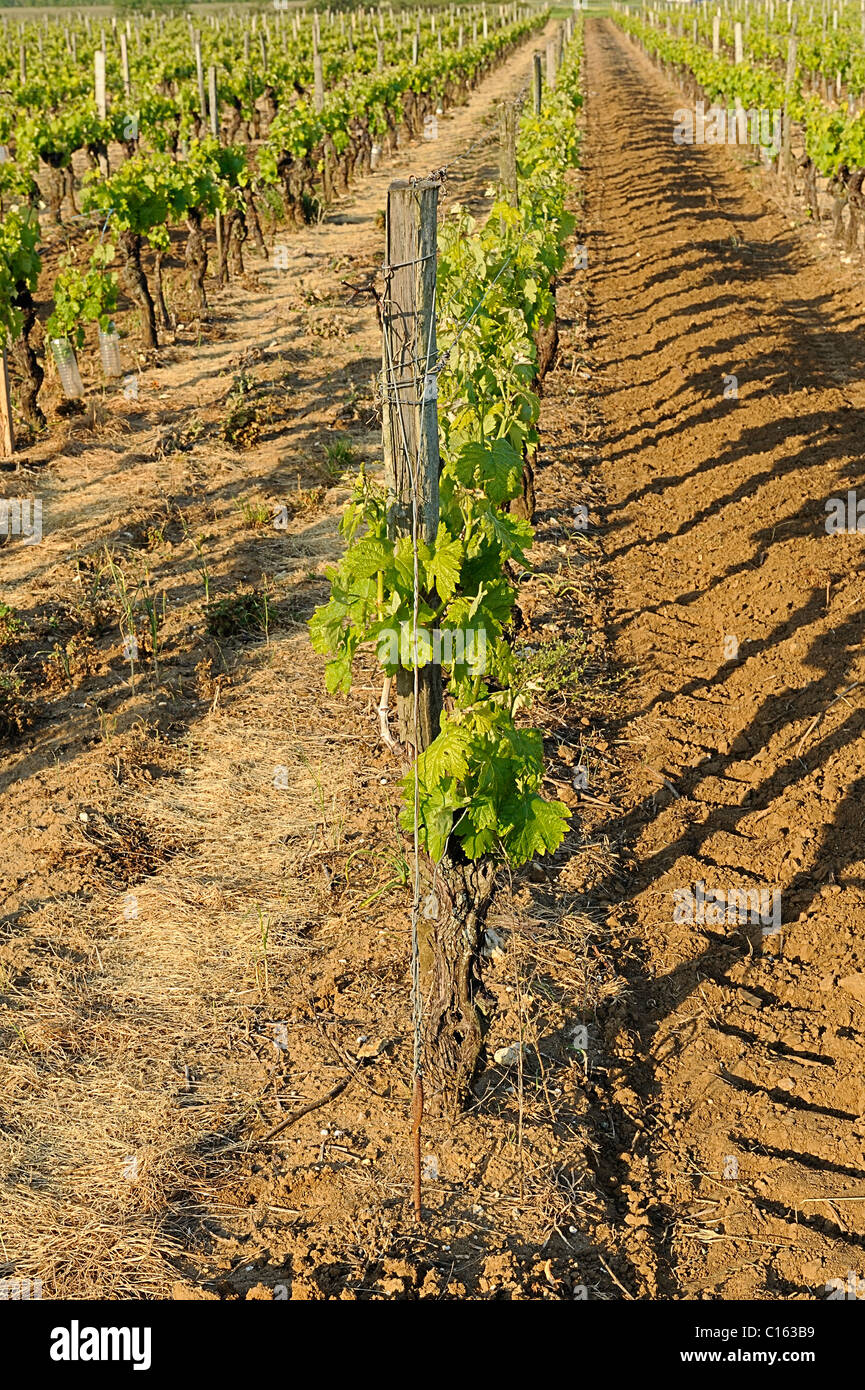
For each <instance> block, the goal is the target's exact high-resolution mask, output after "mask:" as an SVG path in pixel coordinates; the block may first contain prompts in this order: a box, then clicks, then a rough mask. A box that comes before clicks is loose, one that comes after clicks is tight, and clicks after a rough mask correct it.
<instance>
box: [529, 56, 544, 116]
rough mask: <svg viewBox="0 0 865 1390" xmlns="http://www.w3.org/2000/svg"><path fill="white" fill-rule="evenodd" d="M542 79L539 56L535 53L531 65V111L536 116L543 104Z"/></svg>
mask: <svg viewBox="0 0 865 1390" xmlns="http://www.w3.org/2000/svg"><path fill="white" fill-rule="evenodd" d="M543 90H544V79H543V74H542V72H541V55H540V53H536V54H535V55H534V59H533V63H532V92H533V97H534V102H533V109H534V113H535V115H536V116H539V115H540V114H541V104H542V102H543Z"/></svg>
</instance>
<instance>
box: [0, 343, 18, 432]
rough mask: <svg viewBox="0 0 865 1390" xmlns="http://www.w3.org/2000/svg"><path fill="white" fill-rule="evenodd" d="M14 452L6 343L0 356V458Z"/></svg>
mask: <svg viewBox="0 0 865 1390" xmlns="http://www.w3.org/2000/svg"><path fill="white" fill-rule="evenodd" d="M14 452H15V433H14V430H13V428H12V395H11V392H10V390H9V368H8V366H7V362H6V345H5V344H4V346H3V355H2V357H0V458H4V459H5V458H10V457H11V456H12V454H13V453H14Z"/></svg>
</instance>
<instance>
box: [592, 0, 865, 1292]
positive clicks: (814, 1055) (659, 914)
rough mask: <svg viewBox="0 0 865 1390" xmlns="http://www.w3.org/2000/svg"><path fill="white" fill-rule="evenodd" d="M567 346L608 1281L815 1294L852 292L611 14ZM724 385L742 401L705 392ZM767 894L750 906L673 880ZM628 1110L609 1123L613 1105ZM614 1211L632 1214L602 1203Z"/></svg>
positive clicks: (833, 1227) (840, 1132)
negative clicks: (608, 771) (583, 510)
mask: <svg viewBox="0 0 865 1390" xmlns="http://www.w3.org/2000/svg"><path fill="white" fill-rule="evenodd" d="M586 67H587V74H588V76H587V81H588V87H589V96H588V104H587V124H588V129H587V138H586V145H585V159H586V165H587V168H586V174H585V181H586V182H585V187H586V234H585V241H586V242H587V245H588V262H589V269H588V275H587V285H588V297H589V305H588V344H587V356H588V360H589V365H590V367H591V370H592V384H593V387H594V388H595V391H596V400H595V402H594V407H595V410H594V421H595V425H596V431H595V438H594V443H593V453H594V461H593V465H592V476H593V479H594V481H595V482H596V484H597V485H598V486H599V487H600V488H601V489H602V492H603V496H604V503H603V506H602V507H601V508H600V510H599V513H598V516H597V522H598V526H599V529H600V533H601V537H602V546H603V551H604V570H605V579H606V583H607V584H608V585H609V592H610V594H611V608H610V615H609V616H610V627H609V632H610V636H611V639H612V641H613V642H614V645H615V651H616V654H617V658H618V661H619V663H620V664H621V665H622V666H624V667H629V668H631V669H632V670H633V672H634V680H633V682H632V684H631V687H630V689H631V691H632V693H633V700H632V701H631V702H629V705H630V707H629V709H628V712H627V718H626V720H625V721H624V722H623V723H622V724H621V725H620V726H619V728H618V739H617V749H618V751H619V753H620V768H621V779H622V786H621V789H620V791H619V797H620V799H621V801H622V803H623V805H624V807H625V814H624V816H623V817H622V818H621V819H620V820H618V821H617V822H616V823H615V824H614V825H613V824H611V825H610V826H609V827H608V829H609V831H610V833H611V834H613V835H614V836H615V837H616V838H619V837H622V838H623V839H624V842H625V844H626V845H627V846H628V850H627V853H628V855H629V858H630V865H631V875H632V877H631V880H630V883H629V887H628V891H627V893H626V894H625V895H623V897H622V899H621V901H620V902H618V903H617V904H616V907H615V916H616V918H617V920H618V921H619V922H620V923H621V929H622V930H625V931H626V932H627V933H628V934H629V936H630V939H631V940H632V941H633V942H635V943H637V945H638V956H639V960H638V964H637V965H636V969H629V970H628V971H627V972H626V973H627V976H628V1001H627V1005H626V1008H625V1010H624V1012H623V1016H622V1019H621V1033H620V1043H621V1045H622V1046H621V1047H617V1048H616V1052H617V1054H618V1056H619V1058H621V1057H622V1048H624V1049H625V1050H626V1053H625V1055H627V1053H628V1052H630V1054H631V1055H630V1057H629V1058H628V1060H627V1062H626V1063H625V1066H624V1077H623V1087H624V1089H625V1091H626V1094H627V1098H625V1096H623V1097H622V1099H621V1101H620V1106H619V1114H618V1117H617V1119H616V1128H617V1131H618V1133H619V1136H620V1139H622V1140H624V1142H623V1143H622V1144H621V1148H620V1151H619V1152H618V1153H613V1154H612V1155H611V1160H610V1161H611V1168H610V1178H611V1180H612V1181H613V1182H614V1183H615V1185H616V1186H617V1187H618V1188H619V1189H620V1191H621V1192H622V1193H623V1194H625V1195H626V1198H627V1205H628V1206H629V1208H630V1210H631V1212H632V1214H634V1215H636V1216H637V1218H638V1220H639V1222H640V1224H641V1227H642V1231H643V1233H644V1236H645V1243H644V1246H643V1248H642V1249H641V1250H637V1249H636V1247H635V1248H633V1249H632V1250H631V1251H630V1252H629V1259H630V1260H631V1262H632V1268H631V1270H630V1271H629V1272H625V1271H623V1272H622V1279H623V1282H624V1283H625V1284H627V1285H629V1287H631V1288H632V1289H633V1291H634V1292H637V1293H640V1292H641V1293H643V1294H644V1295H645V1294H652V1293H654V1294H657V1295H660V1296H667V1297H670V1296H672V1297H688V1298H701V1297H708V1298H724V1299H730V1298H766V1299H784V1298H796V1297H805V1298H808V1297H815V1296H817V1297H821V1296H825V1282H826V1280H828V1279H832V1278H841V1279H846V1277H847V1274H848V1272H849V1271H850V1270H853V1271H856V1272H857V1273H858V1274H859V1275H860V1276H861V1274H862V1267H863V1266H862V1259H863V1256H862V1251H863V1245H865V1164H863V1132H865V1130H863V1119H862V1108H863V1096H865V1090H863V1069H862V1056H863V1052H862V1048H863V1041H865V1036H863V1028H865V1016H863V1008H865V943H863V925H865V881H863V869H865V864H863V818H865V810H863V800H862V791H863V779H862V763H863V755H865V741H863V725H865V720H863V712H862V699H863V692H865V660H863V649H862V640H863V618H862V574H863V557H862V549H861V545H862V542H861V538H860V537H859V536H857V535H855V534H850V535H830V534H827V531H826V529H825V525H824V523H825V520H826V512H825V503H826V500H827V499H829V498H832V497H839V496H840V497H846V494H847V490H848V489H849V488H855V487H856V486H857V485H859V484H860V482H861V471H862V463H861V460H862V440H863V424H865V415H863V410H865V384H863V373H862V368H863V353H865V334H863V328H865V302H863V286H862V270H861V266H858V265H857V266H850V267H847V268H845V267H844V266H842V265H841V264H840V263H839V262H838V261H837V259H835V258H833V257H832V256H831V255H829V254H827V252H826V250H825V249H824V248H821V247H820V245H819V244H818V242H817V241H816V240H815V238H814V236H813V234H811V235H809V236H808V237H807V238H806V237H803V236H802V235H800V234H799V233H798V232H797V230H796V229H795V227H794V226H793V221H794V220H795V218H792V219H791V216H790V213H789V210H785V209H781V208H780V207H777V206H774V205H773V204H772V203H771V202H770V201H769V200H768V197H767V194H766V192H765V191H763V190H761V188H760V186H759V178H758V174H757V170H756V165H755V164H754V163H752V164H751V165H750V166H748V167H743V162H742V158H741V152H736V154H738V155H739V158H738V159H736V158H734V152H732V151H729V150H725V149H720V150H719V149H717V148H713V147H705V146H675V145H674V143H673V140H672V128H673V119H672V113H673V110H674V108H675V107H676V106H677V105H681V104H682V103H681V98H679V97H678V96H677V94H676V93H675V92H674V91H673V90H672V89H671V88H670V87H669V85H668V84H667V83H666V82H665V81H664V80H663V79H662V78H660V77H659V75H658V74H657V73H656V71H655V70H654V69H653V68H652V67H651V66H650V64H649V63H648V61H647V60H645V59H644V58H643V57H642V56H641V55H639V54H638V53H637V50H636V49H635V48H634V47H633V46H632V45H631V44H630V43H629V42H628V41H627V40H626V39H625V38H624V37H623V36H622V35H621V34H619V33H617V31H616V30H615V29H614V27H613V26H612V24H611V23H610V22H608V21H590V22H589V24H588V26H587V53H586ZM731 376H735V378H736V379H737V382H738V398H737V399H733V398H730V397H726V398H725V389H724V388H725V385H727V386H729V385H730V380H729V378H730V377H731ZM697 883H702V884H703V885H705V888H706V890H710V889H721V890H724V891H725V892H728V893H729V892H730V891H731V890H734V889H739V888H751V889H754V888H759V889H765V890H768V891H775V890H779V891H780V894H781V904H782V910H781V922H782V925H781V929H780V930H778V931H776V930H775V926H774V923H773V922H768V923H767V924H766V925H765V926H764V924H763V923H762V922H759V921H758V922H757V923H750V922H749V923H748V924H747V925H742V924H739V923H738V922H733V923H730V922H723V923H718V922H717V921H713V920H712V919H711V917H708V916H707V918H706V921H705V922H704V923H702V924H701V923H698V922H694V923H689V922H687V921H678V922H677V921H675V920H674V912H673V906H674V899H673V894H674V892H676V891H677V890H679V891H681V890H683V889H686V890H691V891H694V890H695V885H696V884H697ZM635 1126H636V1128H635ZM625 1219H626V1220H627V1219H628V1218H625Z"/></svg>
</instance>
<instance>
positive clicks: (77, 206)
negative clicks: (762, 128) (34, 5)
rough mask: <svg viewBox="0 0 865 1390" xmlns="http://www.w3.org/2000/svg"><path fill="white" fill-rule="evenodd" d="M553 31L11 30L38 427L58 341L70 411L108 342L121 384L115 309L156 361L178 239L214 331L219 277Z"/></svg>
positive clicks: (5, 333)
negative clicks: (212, 297)
mask: <svg viewBox="0 0 865 1390" xmlns="http://www.w3.org/2000/svg"><path fill="white" fill-rule="evenodd" d="M545 21H546V12H537V11H535V12H532V13H529V12H527V11H526V10H525V9H523V8H520V7H519V6H518V5H517V4H509V5H507V6H505V5H499V6H496V7H495V8H494V9H493V8H492V7H490V10H489V12H488V11H487V9H486V7H476V6H471V7H462V6H459V7H458V6H456V5H451V6H450V8H449V9H448V10H438V11H429V12H424V11H417V10H413V11H411V12H410V13H408V12H403V11H397V10H394V9H393V8H392V7H390V6H388V7H382V8H380V9H377V10H371V11H367V12H365V11H363V10H358V11H352V12H351V13H350V14H347V13H345V12H342V13H340V14H335V13H334V14H331V13H330V12H328V14H327V15H326V16H322V15H319V14H318V13H313V14H311V15H307V14H302V13H301V12H299V11H296V12H294V14H293V15H289V14H288V13H287V12H282V11H280V12H277V13H276V14H275V15H271V16H270V17H269V18H268V17H258V16H255V15H253V16H239V15H231V14H229V15H221V16H220V15H214V16H212V17H211V18H210V22H209V24H207V25H206V26H205V27H204V28H203V29H202V30H201V31H198V30H196V29H195V28H194V27H193V26H192V23H191V22H190V21H188V20H187V19H184V18H180V17H178V18H165V17H164V16H153V17H151V18H149V19H146V18H144V17H142V16H139V15H136V16H135V17H134V18H132V19H131V20H127V21H126V22H125V24H122V25H119V24H118V23H117V21H114V22H113V23H112V25H111V26H110V27H107V26H103V27H101V28H100V27H98V25H97V23H96V22H95V21H93V20H92V19H91V18H90V17H89V16H87V15H85V16H84V17H83V18H82V19H71V20H67V19H65V18H64V19H63V20H62V21H55V20H53V19H52V20H50V21H49V20H48V19H47V18H46V19H44V20H43V21H41V22H39V23H31V24H23V25H21V24H19V25H13V24H11V23H9V22H6V23H5V24H4V28H3V31H2V36H0V212H2V223H0V339H2V342H3V344H4V347H7V346H8V348H9V357H10V359H11V365H12V373H13V382H14V385H15V386H16V388H17V399H16V405H17V409H18V412H19V415H20V417H21V418H22V420H23V421H24V423H25V424H26V426H27V427H28V428H29V429H30V431H38V430H40V429H42V428H43V427H44V425H45V416H44V412H43V410H42V408H41V406H40V403H39V393H40V390H41V388H42V385H43V381H44V377H45V365H44V363H45V351H44V343H43V341H42V339H43V326H44V336H47V338H48V340H49V341H50V343H51V348H52V353H53V357H54V359H56V362H57V367H58V370H59V373H60V378H61V382H62V383H63V386H64V390H65V392H66V394H68V395H72V396H78V395H80V394H81V392H82V387H81V381H80V376H79V373H78V370H77V364H76V361H75V353H76V351H80V349H81V348H82V346H83V345H84V343H85V340H90V339H92V338H93V337H94V336H95V335H96V334H97V333H98V341H99V347H100V353H101V361H102V368H103V372H104V374H105V375H106V376H108V377H112V376H117V375H120V374H121V370H122V368H121V359H120V352H119V347H120V344H119V340H118V335H117V330H116V326H115V318H116V316H117V314H118V308H120V307H131V308H133V309H134V310H135V311H137V320H138V325H139V330H138V331H139V333H140V346H141V348H142V349H143V350H144V351H145V352H147V351H151V350H153V349H155V348H157V347H158V346H159V342H160V335H161V333H162V332H164V331H166V330H168V329H170V328H171V327H172V318H173V316H172V313H171V310H170V308H169V306H168V304H167V302H166V294H165V287H164V281H163V266H164V262H165V259H166V258H167V257H168V255H169V253H170V252H171V251H172V248H173V246H174V243H175V242H176V241H177V239H178V238H179V239H180V240H181V241H182V242H183V243H184V245H183V250H182V256H183V259H184V262H185V265H186V268H187V272H188V277H189V293H190V296H191V299H192V303H193V309H194V312H195V313H196V315H197V316H200V317H204V316H206V314H207V312H208V299H207V289H206V283H205V280H206V276H207V275H208V273H209V272H211V271H212V270H215V274H216V279H217V282H218V283H219V284H223V283H225V281H226V280H227V279H229V278H230V277H231V276H232V275H239V274H242V273H243V269H244V262H243V255H244V247H245V245H246V243H247V241H248V240H249V239H250V238H251V241H252V245H253V247H254V249H255V251H256V253H257V254H258V255H259V256H262V257H264V256H267V255H268V248H267V245H266V239H265V238H266V233H267V232H268V231H272V230H273V229H274V228H276V227H279V226H286V225H287V226H288V227H291V226H295V225H298V224H300V223H302V222H305V221H314V220H315V219H317V218H318V217H319V216H320V215H321V213H322V211H323V209H324V208H325V207H326V206H327V205H328V204H329V203H330V202H331V201H332V200H333V199H334V198H335V197H337V196H339V195H340V194H342V193H344V192H345V191H346V190H347V188H348V186H349V183H350V181H351V180H352V179H353V178H354V177H356V176H358V175H360V174H362V173H364V172H366V171H368V170H369V169H370V168H372V167H374V166H375V163H376V161H377V159H378V158H379V157H381V156H382V154H387V153H388V152H390V151H392V150H393V149H394V148H395V147H396V146H397V144H398V143H399V142H400V141H401V140H403V139H405V138H418V137H420V136H422V135H423V134H424V122H425V121H428V120H429V118H430V117H436V116H437V115H440V114H442V113H443V111H444V110H445V109H446V108H447V107H448V106H450V105H453V104H457V103H459V102H461V101H464V100H465V99H466V97H467V94H468V92H469V90H470V88H471V87H472V86H474V85H475V84H476V83H477V82H478V81H479V80H480V79H481V78H482V77H483V75H484V74H485V73H486V72H488V71H489V69H490V68H491V67H492V66H493V65H494V64H495V63H497V62H499V61H501V60H502V59H503V58H504V57H505V56H506V55H507V54H508V53H509V52H511V51H512V50H513V48H514V47H515V46H516V45H518V44H519V43H520V42H521V41H523V40H524V39H525V37H526V36H527V35H528V34H529V33H531V32H533V31H534V30H536V29H537V28H538V27H539V26H541V25H543V23H545ZM58 242H59V243H60V244H61V246H62V248H65V250H64V251H63V254H61V255H60V258H59V263H58V264H56V268H55V269H54V271H53V278H52V282H51V283H50V284H49V285H47V286H46V285H45V282H44V275H43V273H42V272H43V264H44V263H45V262H46V261H47V258H48V253H49V252H54V251H55V250H56V248H57V245H58ZM214 252H215V253H216V261H215V265H214V264H213V253H214ZM55 261H56V257H54V256H52V265H54V264H55ZM46 300H47V305H46V307H48V308H50V313H49V314H47V315H46V314H45V313H44V312H43V311H42V306H43V305H44V304H46ZM46 319H47V321H45V320H46Z"/></svg>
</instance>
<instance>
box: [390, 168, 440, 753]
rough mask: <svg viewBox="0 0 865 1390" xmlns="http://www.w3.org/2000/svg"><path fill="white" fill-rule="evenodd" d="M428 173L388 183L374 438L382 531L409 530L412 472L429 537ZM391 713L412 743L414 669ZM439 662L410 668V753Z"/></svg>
mask: <svg viewBox="0 0 865 1390" xmlns="http://www.w3.org/2000/svg"><path fill="white" fill-rule="evenodd" d="M438 193H439V184H438V182H437V181H436V180H435V179H420V180H418V181H416V182H412V183H408V182H406V181H404V180H398V181H397V182H395V183H392V184H391V185H390V187H389V189H388V195H387V232H386V252H385V266H384V270H385V277H386V279H385V297H384V303H383V308H382V367H383V372H384V409H383V412H382V438H383V444H384V459H385V483H386V487H387V496H388V534H389V535H390V536H392V537H395V536H411V534H412V474H413V473H414V474H416V480H417V487H416V497H417V513H418V521H417V531H418V539H419V540H423V541H426V542H427V544H428V545H431V544H433V543H434V541H435V538H436V533H437V531H438V523H439V471H440V466H441V465H440V460H439V437H438V408H437V405H436V400H437V394H438V392H437V387H438V379H437V377H436V376H435V375H434V374H433V373H432V371H431V368H432V366H433V364H434V363H435V360H436V334H435V290H436V218H437V213H438ZM396 689H397V713H398V715H399V732H400V738H401V739H402V741H403V743H410V744H414V742H415V716H414V672H413V671H411V670H409V669H408V668H403V667H401V668H400V669H399V671H398V672H397V679H396ZM441 710H442V681H441V667H440V666H439V665H436V664H433V663H430V664H429V665H427V666H423V667H421V669H420V670H419V671H418V711H417V743H418V747H417V750H416V751H417V752H419V753H420V752H422V751H423V750H424V748H427V747H428V746H429V744H430V743H432V741H433V739H434V738H436V737H437V735H438V732H439V723H440V719H441Z"/></svg>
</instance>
